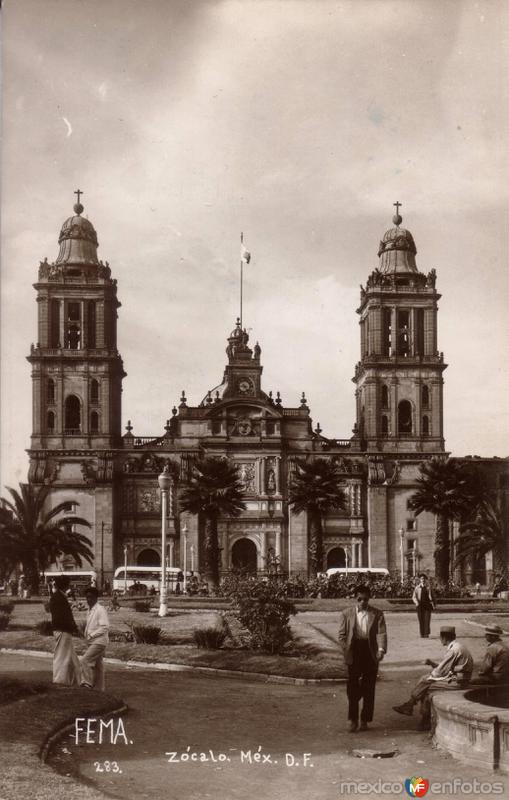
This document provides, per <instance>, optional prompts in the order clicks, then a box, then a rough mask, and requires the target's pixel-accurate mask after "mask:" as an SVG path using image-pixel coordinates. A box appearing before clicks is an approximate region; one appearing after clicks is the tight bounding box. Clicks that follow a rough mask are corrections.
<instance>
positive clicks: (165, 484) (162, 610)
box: [157, 466, 171, 617]
mask: <svg viewBox="0 0 509 800" xmlns="http://www.w3.org/2000/svg"><path fill="white" fill-rule="evenodd" d="M157 482H158V484H159V489H160V490H161V590H160V593H159V616H160V617H165V616H166V614H167V613H168V607H167V605H166V535H167V525H168V520H167V517H168V492H169V491H170V488H171V476H170V471H169V469H168V467H167V466H166V467H165V468H164V469H163V471H162V472H161V474H160V475H159V477H158V479H157Z"/></svg>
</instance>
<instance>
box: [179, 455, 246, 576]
mask: <svg viewBox="0 0 509 800" xmlns="http://www.w3.org/2000/svg"><path fill="white" fill-rule="evenodd" d="M243 498H244V485H243V483H242V482H241V481H240V479H239V473H238V469H237V466H236V465H235V464H233V463H232V462H231V461H228V459H226V458H216V457H214V456H204V457H203V458H200V459H199V460H197V461H196V462H195V463H194V465H193V470H192V474H191V478H190V481H189V484H188V486H186V487H184V489H183V491H182V494H181V496H180V508H181V510H182V511H189V512H190V513H191V514H198V517H199V519H200V522H202V523H203V525H204V529H205V537H204V556H205V569H204V577H205V580H206V581H207V583H208V584H209V585H210V586H213V587H215V586H217V585H218V583H219V555H220V550H219V542H218V537H217V522H218V519H219V517H222V516H226V517H238V516H239V514H240V512H241V511H244V510H245V508H246V504H245V503H244V500H243Z"/></svg>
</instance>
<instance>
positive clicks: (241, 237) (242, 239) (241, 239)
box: [240, 232, 244, 330]
mask: <svg viewBox="0 0 509 800" xmlns="http://www.w3.org/2000/svg"><path fill="white" fill-rule="evenodd" d="M243 242H244V234H243V233H242V232H241V234H240V252H241V256H240V329H241V330H242V283H243V278H244V262H243V260H242V244H243Z"/></svg>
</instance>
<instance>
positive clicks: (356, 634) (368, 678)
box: [338, 585, 387, 733]
mask: <svg viewBox="0 0 509 800" xmlns="http://www.w3.org/2000/svg"><path fill="white" fill-rule="evenodd" d="M370 597H371V590H370V588H369V586H367V585H361V586H358V587H357V594H356V598H357V603H356V605H354V606H352V607H351V608H347V609H345V611H342V612H341V614H340V616H339V633H338V639H339V644H340V647H341V648H342V651H343V657H344V659H345V664H346V665H347V667H348V682H347V687H346V693H347V697H348V731H349V732H350V733H355V731H356V730H357V728H358V727H359V701H360V700H361V698H362V701H363V703H362V711H361V722H360V730H361V731H366V730H367V729H368V722H371V721H372V719H373V709H374V705H375V687H376V677H377V674H378V664H379V662H380V661H381V660H382V658H383V657H384V655H385V653H386V652H387V630H386V627H385V619H384V615H383V613H382V611H380V610H379V609H378V608H374V607H373V606H370V605H369V600H370Z"/></svg>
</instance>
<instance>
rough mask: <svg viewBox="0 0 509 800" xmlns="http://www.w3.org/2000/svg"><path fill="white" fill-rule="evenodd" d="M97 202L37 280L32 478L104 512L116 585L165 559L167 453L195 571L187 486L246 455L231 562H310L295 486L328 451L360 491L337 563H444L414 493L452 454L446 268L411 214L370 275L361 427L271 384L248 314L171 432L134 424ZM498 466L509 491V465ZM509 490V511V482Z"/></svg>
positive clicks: (261, 567)
mask: <svg viewBox="0 0 509 800" xmlns="http://www.w3.org/2000/svg"><path fill="white" fill-rule="evenodd" d="M83 210H84V208H83V205H82V204H81V203H80V202H79V198H78V203H77V204H76V205H75V206H74V214H73V216H71V217H69V219H67V220H66V221H65V222H64V224H63V226H62V229H61V232H60V236H59V240H58V242H59V245H60V250H59V253H58V256H57V258H56V260H55V261H54V262H53V263H48V261H47V260H45V261H43V262H41V263H40V266H39V273H38V280H37V283H35V284H34V287H35V290H36V292H37V310H38V342H37V344H36V345H32V346H31V350H30V355H29V356H28V361H29V362H30V364H31V367H32V394H33V429H32V437H31V445H30V450H29V458H30V467H29V479H30V480H31V481H33V482H34V483H43V482H46V483H50V485H51V487H52V492H51V495H50V502H51V504H52V505H53V506H54V505H56V504H57V503H60V502H68V503H69V510H70V511H72V510H73V509H75V510H76V511H77V513H79V515H80V516H82V517H85V518H86V519H88V520H89V522H90V523H91V525H92V529H91V531H90V533H89V535H90V537H91V539H92V544H93V549H94V554H95V563H94V567H95V569H96V570H97V572H98V573H100V575H101V580H102V581H104V580H106V579H109V580H111V577H112V574H113V571H114V569H115V567H117V566H120V565H122V564H123V563H124V559H127V562H128V563H129V564H138V565H147V566H151V565H156V564H160V563H161V517H160V515H161V506H160V496H159V488H158V483H157V477H158V475H159V473H160V472H161V471H162V470H163V468H164V466H165V464H167V463H172V464H173V465H174V470H173V471H174V472H175V474H176V475H178V479H177V480H176V481H175V485H174V487H173V489H172V492H171V498H170V501H171V502H170V504H169V505H170V519H169V530H170V540H169V548H168V552H167V558H168V561H169V563H170V565H180V566H182V564H183V546H184V545H183V541H186V542H187V547H188V548H189V551H188V554H187V563H188V565H192V568H193V569H195V570H196V571H200V563H201V562H202V558H203V551H202V546H203V543H202V538H201V534H200V529H199V524H198V518H197V517H195V516H193V515H189V514H185V513H181V512H180V509H179V487H180V486H181V485H183V484H184V483H185V482H186V479H187V477H188V476H189V474H190V470H191V469H192V464H193V460H194V459H195V458H196V457H197V456H199V455H204V454H206V455H216V456H226V457H228V458H229V459H231V460H232V461H233V462H235V463H236V464H237V466H238V469H239V476H240V479H241V481H242V483H243V485H244V488H245V500H246V506H247V507H246V510H245V511H244V512H243V513H242V515H241V516H239V517H236V518H234V519H233V518H232V519H228V518H225V519H221V520H220V523H219V536H220V547H221V559H222V563H221V568H222V571H223V573H224V572H227V571H228V570H229V569H231V568H232V566H247V567H249V568H250V569H252V570H257V571H258V572H260V573H263V572H264V571H265V569H266V568H267V564H268V561H269V559H270V557H271V555H272V556H274V557H277V559H278V562H279V563H280V564H281V568H282V570H283V571H284V572H287V573H289V574H306V573H307V571H308V521H307V518H306V514H305V513H301V514H295V513H294V512H293V510H292V509H291V507H289V505H288V489H289V484H290V483H291V480H292V474H293V472H294V470H295V469H296V464H297V463H298V462H299V461H302V460H313V459H316V458H326V459H331V460H333V461H334V462H335V463H336V464H337V466H338V469H339V471H340V474H341V479H342V485H343V488H344V490H345V493H346V495H347V498H348V509H347V511H345V512H337V513H334V514H331V515H329V516H328V517H327V519H326V520H325V524H324V563H323V568H324V569H326V568H327V567H330V566H349V567H350V566H359V567H360V566H364V567H373V568H375V567H387V568H388V569H389V570H391V571H400V570H401V566H403V571H404V572H405V574H414V573H415V572H417V571H420V570H425V571H427V572H430V573H432V572H433V566H434V565H433V547H434V535H435V519H434V517H433V515H430V514H422V515H420V516H419V517H415V516H414V515H413V514H412V512H410V511H409V510H408V508H407V500H408V497H409V496H410V495H411V494H412V492H413V491H414V489H415V481H416V478H417V476H418V474H419V464H420V463H421V462H422V461H423V459H426V458H430V457H432V456H434V455H440V454H444V453H445V443H444V434H443V372H444V370H445V369H446V364H445V363H444V357H443V354H442V353H441V352H440V350H439V346H438V341H437V315H438V301H439V299H440V294H439V293H438V291H437V288H436V274H435V271H434V270H431V271H430V272H428V273H424V272H421V271H420V270H419V269H418V267H417V264H416V253H417V251H416V247H415V243H414V240H413V237H412V235H411V233H410V232H409V231H408V230H406V229H405V228H403V227H401V223H402V218H401V216H400V215H399V213H396V215H395V217H394V218H393V227H391V228H389V230H387V232H386V233H385V234H384V236H383V238H382V241H381V242H380V246H379V250H378V259H379V260H378V266H377V267H376V268H375V269H374V271H373V272H372V273H371V274H370V275H369V277H368V279H367V282H366V285H365V286H361V292H360V304H359V308H358V309H357V313H358V314H359V322H360V326H359V327H360V360H359V362H358V363H357V365H356V366H355V374H354V378H353V381H354V383H355V387H356V389H355V395H356V409H357V410H356V421H355V423H354V426H353V431H352V435H351V436H350V437H348V438H345V439H331V438H328V437H326V436H324V435H323V433H322V431H321V430H320V428H319V426H316V427H315V428H313V424H312V420H311V416H310V409H309V407H308V404H307V401H306V398H305V396H304V395H302V399H301V401H300V404H299V405H298V406H296V407H287V406H285V405H283V402H282V400H281V398H280V396H279V393H278V394H277V395H276V397H273V396H272V393H271V392H269V393H266V392H265V391H264V390H263V387H262V371H263V367H262V353H261V348H260V345H259V344H258V342H256V343H254V344H253V343H251V342H250V340H249V336H248V334H247V332H246V330H245V329H243V328H242V326H241V323H240V321H239V320H237V323H236V324H235V326H234V327H233V330H232V331H231V333H230V334H229V336H228V337H227V347H226V359H225V361H226V364H225V370H224V374H223V377H222V380H221V382H220V383H219V384H218V385H217V386H215V388H213V389H210V390H208V391H204V397H203V399H202V400H201V402H200V403H199V404H198V405H194V406H193V405H191V404H190V403H189V402H188V400H187V398H186V397H185V395H184V393H182V397H181V399H180V402H179V406H178V408H177V407H174V408H173V409H172V412H171V413H172V416H171V419H169V420H167V421H166V424H165V425H164V426H163V425H161V432H160V433H159V434H158V433H156V434H154V435H153V436H145V435H144V436H139V435H137V434H136V433H135V432H134V431H133V428H132V426H131V423H130V422H128V424H127V427H126V431H125V433H122V431H121V413H122V409H121V398H122V381H123V379H124V378H125V376H126V373H125V372H124V368H123V362H122V358H121V356H120V354H119V352H118V350H117V324H118V308H119V307H120V303H119V301H118V299H117V281H116V279H115V278H113V277H112V270H111V268H110V266H109V264H108V262H104V263H103V262H102V261H100V260H99V259H98V256H97V248H98V242H97V235H96V232H95V230H94V227H93V225H92V224H91V223H90V222H89V221H88V220H87V219H86V218H85V217H83V216H82V214H83ZM352 313H353V309H352ZM219 346H220V343H219V342H218V347H219ZM490 464H491V472H492V473H493V481H494V483H495V484H496V485H497V487H498V488H499V484H500V486H502V484H503V475H504V474H505V466H506V462H505V461H504V460H500V461H499V465H497V464H495V461H494V460H490ZM504 485H505V484H504ZM504 498H505V499H504V502H505V508H506V510H507V491H505V492H504ZM76 504H79V510H78V509H77V506H76ZM184 530H185V531H186V535H185V537H183V535H182V531H184ZM487 566H488V569H489V563H488V564H487Z"/></svg>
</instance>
